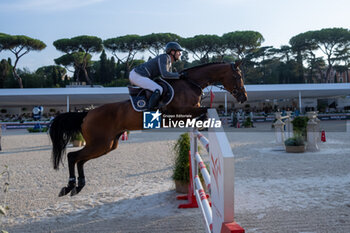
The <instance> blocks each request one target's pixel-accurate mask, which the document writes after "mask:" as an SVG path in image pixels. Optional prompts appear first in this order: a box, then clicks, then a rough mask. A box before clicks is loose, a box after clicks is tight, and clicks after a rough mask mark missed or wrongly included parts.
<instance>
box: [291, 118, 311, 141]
mask: <svg viewBox="0 0 350 233" xmlns="http://www.w3.org/2000/svg"><path fill="white" fill-rule="evenodd" d="M308 121H309V118H308V117H304V116H297V117H295V118H294V120H293V121H292V124H293V131H294V133H295V134H297V135H300V136H303V137H306V127H307V122H308Z"/></svg>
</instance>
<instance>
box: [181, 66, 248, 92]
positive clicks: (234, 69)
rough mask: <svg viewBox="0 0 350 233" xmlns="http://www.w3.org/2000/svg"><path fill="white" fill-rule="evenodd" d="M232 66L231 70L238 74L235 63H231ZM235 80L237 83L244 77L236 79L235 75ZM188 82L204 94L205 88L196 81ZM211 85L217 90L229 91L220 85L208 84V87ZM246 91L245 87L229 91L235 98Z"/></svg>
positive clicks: (188, 80) (187, 80) (189, 80)
mask: <svg viewBox="0 0 350 233" xmlns="http://www.w3.org/2000/svg"><path fill="white" fill-rule="evenodd" d="M230 64H231V69H232V70H233V71H234V72H238V71H239V69H238V67H235V64H234V63H233V62H231V63H230ZM233 78H234V79H236V80H237V81H238V80H241V79H242V76H240V77H236V76H235V75H233ZM185 81H186V82H189V83H190V84H192V85H193V86H195V87H197V88H198V89H199V90H200V91H201V93H202V94H203V88H202V87H201V86H200V85H199V84H198V83H196V82H195V81H193V80H191V79H185ZM209 85H212V86H215V87H217V88H219V89H220V90H224V91H228V90H226V89H225V88H223V87H222V86H219V85H216V84H210V83H207V85H206V86H209ZM243 91H244V87H243V86H242V87H236V88H234V89H233V90H232V91H228V92H229V93H230V94H231V95H233V96H234V97H235V98H237V97H239V95H241V93H242V92H243Z"/></svg>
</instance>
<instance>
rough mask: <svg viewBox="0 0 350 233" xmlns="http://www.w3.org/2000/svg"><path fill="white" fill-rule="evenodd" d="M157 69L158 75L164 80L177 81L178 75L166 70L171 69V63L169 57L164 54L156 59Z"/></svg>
mask: <svg viewBox="0 0 350 233" xmlns="http://www.w3.org/2000/svg"><path fill="white" fill-rule="evenodd" d="M158 67H159V71H160V75H161V76H162V78H164V79H179V78H180V74H179V73H177V72H174V73H172V72H169V71H168V70H170V67H171V61H170V57H169V56H168V55H166V54H164V55H163V56H159V57H158Z"/></svg>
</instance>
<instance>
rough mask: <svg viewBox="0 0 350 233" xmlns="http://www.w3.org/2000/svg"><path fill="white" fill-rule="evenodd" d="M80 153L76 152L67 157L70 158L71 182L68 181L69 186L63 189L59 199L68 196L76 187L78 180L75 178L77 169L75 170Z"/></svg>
mask: <svg viewBox="0 0 350 233" xmlns="http://www.w3.org/2000/svg"><path fill="white" fill-rule="evenodd" d="M78 153H79V152H78V151H74V152H69V153H68V156H67V157H68V169H69V180H68V184H67V186H66V187H63V188H62V189H61V191H60V193H59V194H58V196H59V197H62V196H64V195H67V194H68V193H69V192H70V191H72V190H73V189H74V188H75V186H76V178H75V169H74V167H75V163H76V157H77V154H78Z"/></svg>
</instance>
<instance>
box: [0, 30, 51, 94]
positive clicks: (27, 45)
mask: <svg viewBox="0 0 350 233" xmlns="http://www.w3.org/2000/svg"><path fill="white" fill-rule="evenodd" d="M45 47H46V44H45V43H44V42H42V41H40V40H37V39H33V38H30V37H28V36H22V35H16V36H12V35H7V34H1V35H0V48H1V49H0V51H1V50H8V51H10V52H11V53H13V54H14V55H15V57H16V60H15V63H14V65H13V67H12V73H13V76H14V77H15V78H16V80H17V81H18V85H19V87H20V88H23V84H22V78H21V77H20V76H19V75H18V74H17V72H16V66H17V64H18V61H19V59H20V58H21V57H22V56H23V55H25V54H27V53H29V52H30V51H40V50H43V49H44V48H45Z"/></svg>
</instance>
